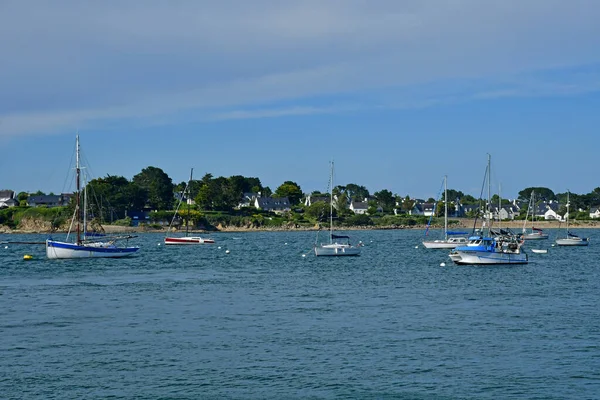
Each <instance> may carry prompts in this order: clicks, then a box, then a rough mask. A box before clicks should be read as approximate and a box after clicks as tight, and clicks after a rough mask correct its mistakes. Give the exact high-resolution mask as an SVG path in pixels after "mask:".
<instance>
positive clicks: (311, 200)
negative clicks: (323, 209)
mask: <svg viewBox="0 0 600 400" xmlns="http://www.w3.org/2000/svg"><path fill="white" fill-rule="evenodd" d="M318 201H322V202H324V203H327V204H329V196H328V195H318V196H315V195H312V194H309V195H308V196H306V198H305V199H304V205H305V206H307V207H310V206H311V205H312V204H314V203H316V202H318Z"/></svg>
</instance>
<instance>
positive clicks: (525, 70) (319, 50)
mask: <svg viewBox="0 0 600 400" xmlns="http://www.w3.org/2000/svg"><path fill="white" fill-rule="evenodd" d="M599 19H600V4H596V3H595V2H592V1H587V0H574V1H571V2H564V1H559V0H530V1H527V2H517V1H508V2H495V1H490V2H483V3H482V1H480V0H461V1H458V0H450V1H445V2H435V4H434V3H427V2H418V1H413V0H407V1H396V0H381V1H378V2H363V1H358V0H332V1H327V2H322V1H316V0H306V1H302V2H293V3H281V2H276V1H267V0H256V1H253V2H246V1H242V0H238V1H235V0H227V1H221V2H197V1H180V2H177V3H175V4H168V3H165V2H162V1H144V2H141V1H140V2H127V3H122V2H111V1H109V2H101V3H81V2H77V1H68V0H65V1H61V2H55V3H52V4H49V3H46V2H37V3H36V2H34V3H32V2H27V4H25V3H20V2H10V3H6V2H5V3H2V5H0V52H1V54H3V63H2V64H1V65H0V92H2V94H3V95H2V96H1V97H0V137H9V136H13V135H23V134H32V133H36V134H39V133H45V132H55V131H58V130H61V129H74V127H81V126H85V125H87V124H97V123H101V122H102V121H107V120H120V119H126V120H129V119H131V120H141V121H148V123H153V121H157V120H160V121H163V122H164V123H168V122H169V121H172V120H174V119H176V118H177V117H178V116H179V115H180V114H181V113H182V112H185V111H186V110H194V111H196V112H197V113H199V114H200V115H201V118H206V119H217V120H224V119H241V118H272V117H282V116H290V115H296V116H297V115H310V114H320V113H341V112H347V111H349V108H352V110H353V111H354V110H361V109H373V108H377V107H390V108H393V107H423V106H427V105H434V104H442V103H445V102H451V101H471V100H483V99H491V98H500V97H512V96H557V95H576V94H582V93H586V92H590V91H597V90H599V84H598V79H597V78H598V76H597V72H598V70H599V68H598V67H595V69H594V70H593V71H591V72H589V73H586V74H580V73H578V72H577V69H576V68H575V67H577V66H580V65H586V64H587V65H596V66H597V65H599V63H600V54H599V53H598V52H597V51H596V49H597V48H598V47H599V45H600V39H599V38H600V26H599V25H598V24H597V21H598V20H599ZM548 70H553V71H558V72H557V73H556V76H550V77H549V76H546V75H545V74H544V71H548ZM536 71H542V72H541V73H540V75H537V72H536ZM448 82H451V83H454V84H455V85H456V86H457V88H456V89H454V90H452V91H450V92H449V91H448V90H447V88H446V86H447V85H448ZM473 82H475V83H473ZM465 86H468V90H465V89H464V87H465ZM362 94H366V95H368V96H369V97H371V98H374V99H376V100H377V101H376V102H375V103H374V104H371V103H366V102H365V101H360V100H356V98H358V97H360V96H361V95H362ZM344 96H350V97H352V98H353V99H355V101H352V102H350V101H349V100H345V99H341V100H340V98H341V97H344ZM317 98H318V99H320V100H319V101H318V102H313V103H311V99H317ZM323 99H325V101H324V100H323ZM282 102H285V104H286V105H284V104H282ZM294 102H296V104H290V103H294ZM348 103H351V104H352V106H349V105H348Z"/></svg>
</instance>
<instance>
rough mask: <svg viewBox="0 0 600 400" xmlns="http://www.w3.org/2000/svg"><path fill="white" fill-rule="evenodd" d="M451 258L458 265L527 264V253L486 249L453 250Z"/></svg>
mask: <svg viewBox="0 0 600 400" xmlns="http://www.w3.org/2000/svg"><path fill="white" fill-rule="evenodd" d="M449 256H450V259H451V260H452V261H453V262H454V263H455V264H458V265H501V264H527V263H528V262H529V260H528V257H527V253H523V252H519V253H511V252H506V253H505V252H486V251H453V252H451V253H450V255H449Z"/></svg>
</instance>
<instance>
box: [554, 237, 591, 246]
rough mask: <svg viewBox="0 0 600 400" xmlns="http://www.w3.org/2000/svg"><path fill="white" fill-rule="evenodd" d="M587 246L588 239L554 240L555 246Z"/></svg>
mask: <svg viewBox="0 0 600 400" xmlns="http://www.w3.org/2000/svg"><path fill="white" fill-rule="evenodd" d="M589 244H590V241H589V239H581V238H565V239H556V245H557V246H587V245H589Z"/></svg>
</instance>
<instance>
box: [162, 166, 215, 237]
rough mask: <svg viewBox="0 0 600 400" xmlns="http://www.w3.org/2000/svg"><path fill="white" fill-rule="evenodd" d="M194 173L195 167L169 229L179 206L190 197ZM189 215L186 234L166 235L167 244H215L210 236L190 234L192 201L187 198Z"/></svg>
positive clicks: (173, 220)
mask: <svg viewBox="0 0 600 400" xmlns="http://www.w3.org/2000/svg"><path fill="white" fill-rule="evenodd" d="M193 173H194V168H192V170H191V171H190V180H189V181H188V183H187V185H185V189H183V192H182V194H181V198H180V199H179V203H178V204H177V209H176V210H175V214H174V215H173V219H172V220H171V224H169V231H171V228H172V227H173V223H174V222H175V218H176V217H177V211H179V207H180V206H181V203H182V202H183V199H184V197H185V196H187V197H190V196H189V193H190V185H191V183H192V175H193ZM186 203H187V217H186V221H185V236H167V237H165V245H175V244H177V245H190V244H214V243H215V241H214V240H213V239H210V238H203V237H200V236H189V234H190V224H189V216H190V201H189V200H187V201H186Z"/></svg>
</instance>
